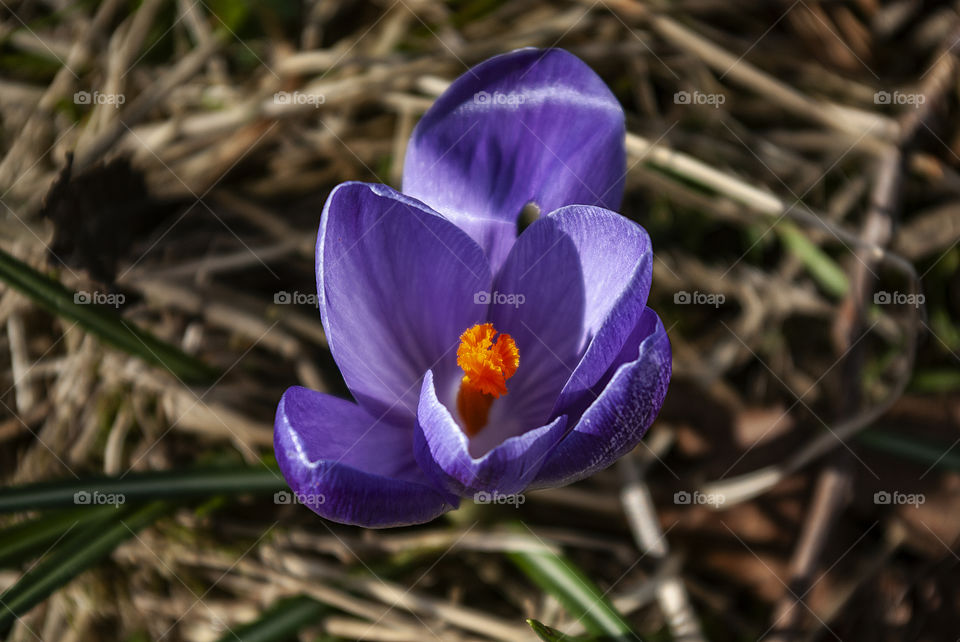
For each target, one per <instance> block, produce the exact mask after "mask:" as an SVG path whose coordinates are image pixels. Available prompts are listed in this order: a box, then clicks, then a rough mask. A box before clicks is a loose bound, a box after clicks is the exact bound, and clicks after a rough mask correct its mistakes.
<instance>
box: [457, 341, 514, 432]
mask: <svg viewBox="0 0 960 642" xmlns="http://www.w3.org/2000/svg"><path fill="white" fill-rule="evenodd" d="M496 335H497V330H496V329H495V328H494V327H493V324H492V323H483V324H480V325H475V326H473V327H472V328H469V329H467V330H466V331H465V332H464V333H463V334H461V335H460V347H459V348H457V365H458V366H460V367H461V368H463V379H462V380H461V382H460V392H459V393H458V394H457V412H459V413H460V419H461V420H462V421H463V431H464V432H465V433H467V436H468V437H472V436H474V435H475V434H477V433H478V432H480V430H481V429H482V428H483V427H484V426H486V425H487V418H488V416H489V415H490V406H492V405H493V401H494V399H496V398H497V397H499V396H500V395H505V394H507V383H506V381H507V379H509V378H510V377H512V376H513V374H514V373H515V372H516V371H517V367H519V365H520V351H519V350H517V344H516V343H514V341H513V337H511V336H510V335H509V334H501V335H500V336H499V337H497V340H496V341H494V337H496Z"/></svg>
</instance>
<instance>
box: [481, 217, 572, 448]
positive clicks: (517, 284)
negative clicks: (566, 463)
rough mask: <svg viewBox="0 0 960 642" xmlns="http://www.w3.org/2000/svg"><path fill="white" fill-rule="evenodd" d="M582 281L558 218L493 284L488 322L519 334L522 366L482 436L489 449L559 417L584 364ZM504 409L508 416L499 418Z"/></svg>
mask: <svg viewBox="0 0 960 642" xmlns="http://www.w3.org/2000/svg"><path fill="white" fill-rule="evenodd" d="M583 276H584V275H583V270H582V268H581V264H580V256H579V252H578V248H577V245H576V243H575V242H574V240H573V238H571V237H570V236H569V235H568V234H567V233H566V232H565V231H564V230H563V229H562V227H561V225H560V222H559V220H557V219H554V218H553V217H543V218H540V219H538V220H536V221H534V223H533V224H531V225H530V227H528V228H527V229H526V230H525V231H524V232H523V234H521V235H520V238H519V239H517V242H516V244H514V246H513V248H512V249H511V250H510V254H509V256H508V257H507V260H506V261H505V262H504V264H503V268H502V269H501V270H500V274H499V275H498V276H497V278H496V279H495V281H494V292H493V295H492V300H491V303H490V313H489V319H490V321H491V322H492V323H493V325H494V327H495V328H496V329H497V330H498V331H500V332H503V333H506V334H509V335H510V336H511V337H513V340H514V341H515V342H516V344H517V349H518V350H519V352H520V367H519V368H517V372H516V374H514V376H513V377H512V378H511V379H510V380H509V381H507V389H508V390H509V392H508V394H507V395H506V396H505V397H503V398H502V399H499V400H497V402H496V403H495V404H494V406H493V408H492V411H491V426H490V427H489V428H487V429H485V430H484V431H483V432H482V433H481V434H480V435H478V437H479V438H480V439H481V440H482V441H486V442H488V443H487V444H486V445H487V446H489V447H493V446H494V445H496V444H497V443H500V442H501V441H503V440H504V439H506V438H508V437H512V436H514V435H518V434H521V433H522V432H524V431H525V430H529V429H531V428H535V427H537V426H542V425H544V424H546V423H548V422H549V421H550V419H551V418H552V417H551V411H552V410H553V408H554V404H555V403H556V400H557V397H558V395H559V394H560V391H561V390H562V389H563V385H564V384H565V383H566V381H567V379H568V378H569V377H570V373H571V372H573V369H574V367H575V366H576V365H577V363H578V362H579V361H580V346H581V335H582V332H583V320H584V310H585V307H584V305H585V296H586V295H585V292H584V280H583ZM501 411H502V413H503V414H504V417H503V419H502V420H498V421H494V419H498V417H497V416H496V415H497V413H498V412H501Z"/></svg>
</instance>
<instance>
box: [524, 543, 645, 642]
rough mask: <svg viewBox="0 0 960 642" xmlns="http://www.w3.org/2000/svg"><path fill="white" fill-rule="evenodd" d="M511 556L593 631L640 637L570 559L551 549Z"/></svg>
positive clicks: (609, 634) (594, 632)
mask: <svg viewBox="0 0 960 642" xmlns="http://www.w3.org/2000/svg"><path fill="white" fill-rule="evenodd" d="M507 556H508V558H509V559H510V561H511V562H513V563H514V565H515V566H516V567H517V568H519V569H520V570H521V571H523V573H524V574H525V575H526V576H527V577H528V578H530V580H531V581H533V583H534V584H536V585H537V586H539V587H540V588H541V589H542V590H544V591H546V592H547V593H549V594H550V595H552V596H554V597H555V598H557V600H558V601H559V602H560V603H561V604H562V605H563V607H564V608H565V609H566V610H567V612H568V613H570V615H572V616H573V617H575V618H577V620H578V621H580V622H582V623H583V626H584V627H585V628H586V629H587V631H588V632H590V633H591V634H593V635H607V636H611V637H614V638H618V639H624V640H628V639H629V640H634V639H637V638H636V637H635V636H634V634H633V632H632V631H631V629H630V625H628V624H627V623H626V622H625V621H624V619H623V617H622V616H621V615H620V614H619V613H617V611H616V610H615V609H614V608H613V605H612V604H611V603H610V602H608V601H607V600H606V598H604V596H603V593H602V592H601V591H600V589H599V588H598V587H597V585H596V584H594V583H593V582H592V581H591V580H590V579H589V578H588V577H587V576H586V575H585V574H584V572H583V571H581V570H580V569H579V568H577V567H576V566H575V565H574V564H573V562H571V561H570V560H569V559H566V558H565V557H562V556H560V555H557V554H555V553H552V552H550V551H530V552H526V551H524V552H519V551H518V552H512V553H507Z"/></svg>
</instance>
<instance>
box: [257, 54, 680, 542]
mask: <svg viewBox="0 0 960 642" xmlns="http://www.w3.org/2000/svg"><path fill="white" fill-rule="evenodd" d="M625 164H626V163H625V150H624V116H623V110H622V109H621V107H620V105H619V104H618V102H617V100H616V98H614V96H613V94H612V93H611V92H610V90H609V89H608V88H607V87H606V85H604V83H603V81H601V80H600V78H599V77H598V76H597V75H596V74H595V73H594V72H593V71H592V70H590V69H589V68H588V67H587V66H586V65H585V64H584V63H583V62H581V61H580V60H579V59H577V58H576V57H574V56H573V55H571V54H569V53H567V52H565V51H563V50H559V49H549V50H535V49H522V50H518V51H514V52H511V53H508V54H504V55H501V56H497V57H495V58H492V59H490V60H487V61H486V62H484V63H482V64H480V65H478V66H477V67H474V68H473V69H471V70H469V71H468V72H467V73H465V74H464V75H463V76H461V77H460V78H459V79H457V80H456V81H455V82H454V83H453V85H451V87H450V88H449V89H448V90H447V91H446V92H444V94H443V95H442V96H440V98H439V99H438V100H437V101H436V103H435V104H434V105H433V106H432V107H431V108H430V110H429V111H428V112H427V113H426V114H425V115H424V117H423V118H422V119H421V121H420V122H419V124H418V125H417V127H416V129H415V130H414V133H413V136H412V138H411V141H410V145H409V148H408V150H407V156H406V162H405V165H404V175H403V193H400V192H397V191H396V190H394V189H391V188H390V187H386V186H384V185H378V184H366V183H356V182H351V183H344V184H342V185H339V186H337V187H336V188H335V189H334V190H333V192H332V193H331V194H330V196H329V198H328V199H327V202H326V205H325V206H324V209H323V216H322V218H321V222H320V232H319V238H318V240H317V254H316V262H317V266H316V267H317V291H318V293H319V302H320V315H321V319H322V321H323V326H324V329H325V330H326V333H327V339H328V341H329V344H330V351H331V352H332V354H333V357H334V359H335V360H336V362H337V365H338V366H339V368H340V371H341V373H342V374H343V378H344V380H345V382H346V384H347V386H348V387H349V389H350V392H351V393H352V394H353V397H354V399H355V400H356V401H355V402H354V401H347V400H344V399H339V398H336V397H332V396H330V395H326V394H323V393H319V392H316V391H313V390H308V389H306V388H301V387H293V388H290V389H289V390H287V391H286V393H285V394H284V395H283V398H282V399H281V400H280V404H279V407H278V408H277V416H276V426H275V433H274V446H275V450H276V455H277V460H278V461H279V464H280V469H281V470H282V471H283V474H284V476H285V477H286V479H287V481H288V482H289V484H290V486H291V488H292V489H293V490H294V491H295V492H296V493H298V494H300V495H304V496H307V497H308V498H314V500H313V501H309V502H308V503H309V505H310V507H311V508H312V509H313V510H315V511H316V512H317V513H319V514H320V515H322V516H324V517H326V518H329V519H331V520H334V521H337V522H342V523H347V524H358V525H362V526H369V527H384V526H397V525H404V524H415V523H421V522H426V521H429V520H431V519H433V518H435V517H437V516H438V515H440V514H442V513H444V512H446V511H448V510H451V509H452V508H456V507H457V506H458V504H459V501H460V498H461V497H471V496H473V495H475V494H476V493H480V492H484V493H490V494H491V495H492V494H493V493H499V494H501V495H509V494H512V493H518V492H521V491H524V490H525V489H529V488H541V487H548V486H558V485H563V484H568V483H570V482H573V481H576V480H578V479H582V478H584V477H586V476H588V475H590V474H592V473H594V472H596V471H598V470H600V469H602V468H605V467H606V466H609V465H610V464H611V463H612V462H613V461H614V460H616V459H617V458H618V457H620V456H621V455H623V454H625V453H626V452H628V451H629V450H631V449H632V448H633V447H634V446H636V444H637V442H638V441H639V440H640V438H641V437H643V434H644V433H645V432H646V430H647V428H648V427H649V426H650V424H651V422H652V421H653V419H654V418H655V417H656V415H657V413H658V412H659V410H660V406H661V404H662V402H663V398H664V395H665V394H666V390H667V385H668V382H669V380H670V372H671V355H670V343H669V341H668V339H667V335H666V332H665V330H664V328H663V324H662V323H661V322H660V319H659V318H658V317H657V315H656V313H654V312H653V311H652V310H650V309H649V308H647V307H646V302H647V295H648V292H649V289H650V280H651V273H652V258H653V255H652V251H651V246H650V239H649V237H648V236H647V233H646V232H645V231H644V230H643V229H642V228H641V227H640V226H638V225H636V224H635V223H633V222H631V221H629V220H628V219H626V218H624V217H622V216H620V215H619V214H617V213H615V210H616V209H617V207H618V206H619V205H620V201H621V198H622V195H623V178H624V174H625ZM530 203H533V204H535V205H536V206H537V207H538V208H539V211H540V212H542V213H544V214H543V215H542V216H540V217H539V218H538V219H537V220H536V221H534V222H533V223H532V224H531V225H529V227H527V228H526V229H525V230H524V231H523V233H522V234H519V235H518V233H517V219H518V216H519V214H520V212H521V210H523V209H524V207H525V206H526V205H528V204H530ZM317 497H320V498H321V499H319V500H317V499H316V498H317Z"/></svg>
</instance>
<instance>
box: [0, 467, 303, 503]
mask: <svg viewBox="0 0 960 642" xmlns="http://www.w3.org/2000/svg"><path fill="white" fill-rule="evenodd" d="M286 488H287V482H286V481H285V480H284V479H283V476H282V475H281V474H280V472H279V471H278V470H275V469H273V468H268V467H266V466H253V467H231V468H227V467H218V468H188V469H182V470H166V471H153V472H148V473H130V474H129V475H126V476H124V477H94V478H89V479H79V480H78V479H62V480H57V481H53V482H41V483H38V484H28V485H26V486H14V487H8V488H3V489H0V513H10V512H15V511H22V510H38V509H43V508H64V507H73V506H76V505H78V504H90V505H93V504H95V503H97V501H98V499H97V497H95V495H94V494H95V493H99V494H100V495H122V496H123V498H122V500H121V501H122V502H123V503H129V502H133V501H145V500H151V499H175V498H181V497H208V496H211V495H218V494H226V495H230V494H237V493H256V494H266V493H271V492H277V491H280V490H284V489H286Z"/></svg>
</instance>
